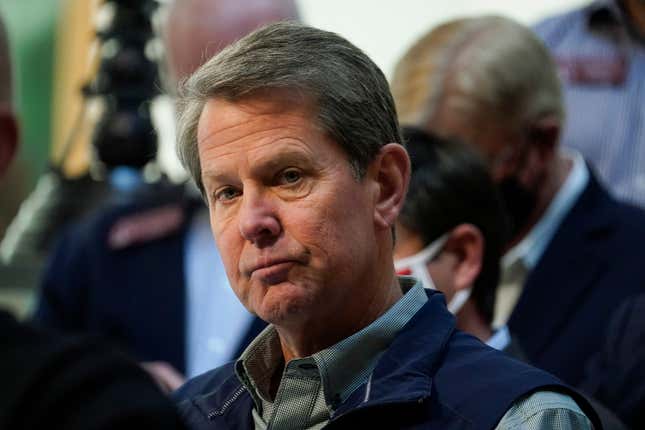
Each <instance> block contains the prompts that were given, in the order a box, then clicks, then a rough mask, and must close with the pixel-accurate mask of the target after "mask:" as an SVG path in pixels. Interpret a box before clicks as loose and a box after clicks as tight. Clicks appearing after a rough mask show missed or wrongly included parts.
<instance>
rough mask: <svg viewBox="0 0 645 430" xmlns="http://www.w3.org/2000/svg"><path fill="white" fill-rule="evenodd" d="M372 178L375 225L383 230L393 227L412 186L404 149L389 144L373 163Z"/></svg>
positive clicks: (370, 171) (408, 160) (395, 144)
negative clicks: (409, 186) (373, 184)
mask: <svg viewBox="0 0 645 430" xmlns="http://www.w3.org/2000/svg"><path fill="white" fill-rule="evenodd" d="M369 174H370V175H371V176H372V178H373V179H374V181H375V183H376V185H377V187H376V192H375V195H374V199H375V205H374V221H375V222H376V224H377V225H378V226H379V227H381V228H384V229H389V228H391V227H392V226H393V225H394V222H395V221H396V218H397V216H398V215H399V212H400V211H401V207H402V206H403V202H404V201H405V193H406V192H407V190H408V183H409V182H410V157H409V156H408V152H407V151H406V150H405V148H404V147H403V146H402V145H399V144H398V143H388V144H387V145H385V146H383V147H382V148H381V150H380V151H379V153H378V155H377V156H376V158H375V159H374V160H373V161H372V164H371V165H370V168H369Z"/></svg>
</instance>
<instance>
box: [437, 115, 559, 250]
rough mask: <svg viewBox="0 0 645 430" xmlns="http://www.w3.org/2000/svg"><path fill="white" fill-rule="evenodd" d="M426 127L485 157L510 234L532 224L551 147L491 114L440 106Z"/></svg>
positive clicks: (550, 157)
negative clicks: (543, 146) (542, 147)
mask: <svg viewBox="0 0 645 430" xmlns="http://www.w3.org/2000/svg"><path fill="white" fill-rule="evenodd" d="M429 128H430V129H431V130H432V131H433V132H435V133H437V134H440V135H443V136H450V137H456V138H458V139H460V140H461V141H463V142H465V143H467V144H470V145H472V146H473V147H475V148H476V149H477V150H478V151H479V152H480V153H481V154H482V155H483V156H484V158H485V159H486V160H487V161H488V164H489V166H490V173H491V177H492V179H493V181H494V182H495V183H496V184H497V186H498V189H499V191H500V195H501V197H502V200H503V203H504V205H505V207H506V211H507V214H508V217H509V223H510V229H511V236H512V237H513V238H514V240H517V239H518V238H520V237H521V236H522V235H523V234H524V232H525V231H526V228H527V226H530V225H531V222H532V221H531V220H532V219H533V217H534V216H535V211H536V206H537V205H538V195H539V194H540V192H541V191H542V187H543V184H545V182H546V179H547V175H548V172H547V169H548V166H549V165H550V162H549V160H550V159H552V157H553V156H554V153H553V151H550V152H545V151H542V150H539V149H538V148H537V147H536V146H535V145H533V142H532V141H531V140H530V139H529V137H528V131H527V130H524V129H522V128H521V127H513V125H512V121H510V120H509V121H507V122H504V121H500V120H499V119H496V118H495V117H493V116H491V115H485V114H480V115H466V114H464V113H460V112H458V111H456V110H455V109H450V108H448V107H443V108H442V109H440V110H439V112H438V115H437V116H436V118H435V119H434V120H433V121H432V122H431V123H430V124H429Z"/></svg>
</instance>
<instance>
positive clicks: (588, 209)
mask: <svg viewBox="0 0 645 430" xmlns="http://www.w3.org/2000/svg"><path fill="white" fill-rule="evenodd" d="M392 89H393V94H394V97H395V100H396V103H397V110H398V112H399V115H400V119H401V122H402V123H403V124H409V125H416V126H419V127H422V128H424V129H426V130H429V131H433V132H435V133H437V134H439V135H441V136H452V137H457V138H459V139H460V140H462V141H464V142H466V143H468V144H471V145H473V147H475V148H477V149H478V150H480V151H481V153H482V154H483V155H484V157H485V158H486V159H487V160H488V163H489V167H490V171H491V175H492V177H493V180H494V181H495V183H496V184H497V185H498V189H499V191H500V195H501V196H502V200H503V202H504V206H505V208H506V211H507V213H508V216H509V221H510V224H511V225H510V237H511V239H510V241H509V242H508V243H507V244H506V248H507V250H506V251H505V254H504V256H503V258H502V280H501V284H500V286H499V288H498V291H497V297H496V301H495V314H494V323H493V324H494V326H495V327H501V326H502V325H504V324H507V325H508V327H509V330H510V332H511V333H512V334H513V335H514V336H516V337H517V339H518V341H519V342H520V345H521V347H522V350H523V351H524V352H525V353H526V355H527V357H528V359H529V360H530V362H531V363H532V364H534V365H536V366H538V367H540V368H543V369H546V370H548V371H550V372H553V373H554V374H555V375H556V376H559V377H561V378H562V379H563V380H564V381H566V382H568V383H570V384H573V385H576V384H578V383H580V381H581V379H582V378H583V372H584V365H583V364H584V363H585V362H586V361H587V359H588V358H589V357H590V356H591V355H592V354H593V353H595V352H597V351H599V350H600V348H601V343H602V340H601V337H600V336H599V333H602V331H603V330H604V329H605V327H606V326H607V324H608V322H609V318H610V316H611V313H612V311H613V310H614V309H615V308H616V307H617V306H618V305H619V304H620V303H621V302H622V301H623V300H624V299H625V298H626V297H629V296H631V295H634V294H637V293H640V292H642V291H643V290H645V267H644V266H643V264H642V262H643V261H644V258H645V214H644V213H643V212H642V211H641V210H639V209H637V208H635V207H632V206H630V205H627V204H623V203H620V202H618V201H616V200H615V199H614V198H613V197H611V195H610V194H609V193H608V192H607V191H606V190H605V189H604V188H603V187H602V185H601V184H600V183H599V182H598V181H597V180H596V178H595V174H594V173H593V171H592V169H590V168H589V166H588V165H587V164H586V163H585V161H584V159H583V157H582V156H581V155H580V154H578V153H576V152H573V151H566V150H564V149H562V148H561V147H560V145H559V142H560V130H561V129H562V127H563V125H564V107H563V102H562V97H561V91H560V84H559V80H558V77H557V75H556V69H555V66H554V64H553V62H552V61H551V58H550V56H549V53H548V51H547V50H546V48H545V47H544V46H543V44H542V43H541V42H540V41H539V39H538V38H537V37H536V36H535V35H534V34H533V33H532V32H531V31H530V30H529V29H528V28H526V27H524V26H523V25H521V24H518V23H516V22H514V21H512V20H510V19H506V18H502V17H478V18H468V19H458V20H454V21H450V22H447V23H444V24H442V25H440V26H438V27H436V28H434V29H432V30H431V31H429V32H428V33H426V34H425V35H424V36H422V37H421V38H420V39H419V40H418V41H417V42H416V43H415V44H414V45H413V46H412V47H411V48H410V49H409V50H408V51H407V53H406V54H405V55H404V56H403V58H402V59H401V60H400V62H399V63H398V65H397V67H396V70H395V73H394V77H393V81H392Z"/></svg>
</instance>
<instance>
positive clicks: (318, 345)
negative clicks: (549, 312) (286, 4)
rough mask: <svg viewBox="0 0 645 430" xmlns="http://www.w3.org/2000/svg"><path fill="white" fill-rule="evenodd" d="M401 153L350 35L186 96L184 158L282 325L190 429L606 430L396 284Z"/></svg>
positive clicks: (404, 173)
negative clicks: (594, 429) (524, 428)
mask: <svg viewBox="0 0 645 430" xmlns="http://www.w3.org/2000/svg"><path fill="white" fill-rule="evenodd" d="M400 142H401V136H400V130H399V125H398V122H397V119H396V112H395V108H394V102H393V100H392V97H391V94H390V91H389V88H388V84H387V81H386V80H385V77H384V76H383V74H382V73H381V71H380V70H379V69H378V67H377V66H376V65H375V64H374V63H373V62H372V61H371V60H370V59H369V58H368V57H367V56H366V55H365V54H364V53H363V52H362V51H360V50H359V49H357V48H356V47H355V46H353V45H352V44H350V43H349V42H348V41H346V40H345V39H343V38H341V37H340V36H338V35H335V34H333V33H329V32H325V31H321V30H317V29H314V28H310V27H306V26H303V25H299V24H294V23H279V24H272V25H269V26H267V27H264V28H263V29H260V30H258V31H256V32H254V33H252V34H250V35H249V36H247V37H245V38H243V39H241V40H240V41H238V42H237V43H235V44H234V45H232V46H230V47H228V48H227V49H225V50H223V51H222V52H221V53H219V54H218V55H217V56H215V57H213V58H212V59H211V60H209V61H208V62H207V63H205V64H204V65H203V66H202V67H201V68H200V69H198V70H197V71H196V72H195V73H194V74H193V75H192V76H191V77H190V78H189V79H188V81H187V82H186V83H185V85H184V87H183V89H182V96H181V98H180V121H179V143H178V145H179V146H178V150H179V153H180V158H181V159H182V161H183V163H184V165H185V166H186V167H187V168H188V170H189V171H190V173H191V175H192V177H193V179H194V180H195V181H196V183H197V185H198V187H199V188H200V190H201V191H202V193H203V195H204V198H205V200H206V202H207V205H208V209H209V212H210V221H211V228H212V231H213V235H214V237H215V240H216V242H217V245H218V248H219V250H220V254H221V256H222V259H223V261H224V266H225V268H226V272H227V275H228V278H229V280H230V283H231V286H232V288H233V290H234V291H235V293H236V294H237V296H238V298H239V299H240V301H241V302H242V303H243V304H244V305H245V306H246V308H247V309H248V310H249V311H251V312H252V313H254V314H257V315H258V316H259V317H260V318H262V319H264V320H266V321H268V322H269V323H270V325H269V326H268V327H267V328H266V329H265V330H264V331H263V332H262V333H261V334H260V335H259V336H258V337H256V338H255V339H254V341H253V342H252V343H251V344H250V345H249V347H248V348H247V349H246V350H245V351H244V352H243V353H242V355H241V357H240V358H239V359H238V360H237V361H236V362H233V363H229V364H228V365H225V366H223V367H220V368H218V369H215V370H213V371H210V372H208V373H206V374H204V375H201V376H199V377H197V378H195V379H193V380H191V381H189V382H188V383H187V384H186V385H185V386H184V387H183V388H181V389H180V390H179V391H178V392H177V393H176V399H177V400H178V401H179V402H180V409H181V410H182V413H183V417H184V419H185V421H186V422H187V423H188V424H189V426H191V427H192V428H194V429H206V428H236V429H239V428H256V429H265V428H274V429H285V428H293V429H314V428H322V427H327V428H441V429H450V428H464V427H468V428H481V429H491V428H500V429H510V428H516V427H517V426H524V425H526V426H531V427H532V428H541V429H546V428H577V429H578V428H579V429H587V428H592V424H591V421H590V418H591V420H595V416H594V413H593V411H592V410H590V409H587V404H586V402H584V401H583V400H581V399H579V398H578V397H577V394H576V393H575V392H573V391H571V390H568V389H567V388H566V387H564V386H563V385H561V384H560V383H559V381H558V380H557V379H556V378H554V377H552V376H551V375H549V374H547V373H544V372H542V371H540V370H538V369H535V368H532V367H529V366H527V365H525V364H522V363H520V362H517V361H514V360H511V359H509V358H506V357H505V356H504V355H502V354H501V353H498V352H496V351H494V350H492V349H490V348H488V347H486V346H484V345H483V344H481V343H480V342H479V341H478V340H476V339H474V338H473V337H471V336H468V335H466V334H464V333H462V332H459V331H458V330H456V329H455V321H454V318H453V317H452V316H451V314H450V313H449V312H448V311H447V309H446V307H445V302H444V300H443V296H442V295H441V294H440V293H437V292H434V291H424V289H423V287H422V284H421V283H418V282H416V281H415V280H413V279H412V278H398V277H397V276H396V274H395V271H394V265H393V260H392V249H393V244H394V237H393V234H392V233H393V231H392V229H393V226H394V222H395V220H396V217H397V215H398V213H399V211H400V209H401V206H402V204H403V200H404V197H405V192H406V189H407V184H408V181H409V176H410V173H409V172H410V160H409V157H408V154H407V152H406V151H405V149H404V147H403V146H402V145H401V144H400ZM545 390H549V391H545ZM556 392H557V393H556ZM572 397H573V398H576V400H577V401H578V404H576V402H574V401H573V399H572ZM583 409H584V410H585V412H586V413H587V415H585V413H583V411H582V410H583ZM588 417H590V418H588Z"/></svg>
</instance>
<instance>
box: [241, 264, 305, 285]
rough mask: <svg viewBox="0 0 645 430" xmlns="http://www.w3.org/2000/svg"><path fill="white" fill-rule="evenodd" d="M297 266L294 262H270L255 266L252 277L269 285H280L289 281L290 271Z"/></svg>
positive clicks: (251, 273)
mask: <svg viewBox="0 0 645 430" xmlns="http://www.w3.org/2000/svg"><path fill="white" fill-rule="evenodd" d="M296 264H297V262H296V261H294V260H284V259H281V260H270V261H267V262H263V263H262V264H259V265H257V266H255V267H254V268H253V269H252V270H251V272H250V277H251V278H255V279H257V280H258V281H260V282H262V283H263V284H267V285H275V284H279V283H281V282H284V281H286V280H287V278H288V275H289V271H290V270H291V268H292V267H293V266H295V265H296Z"/></svg>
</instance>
